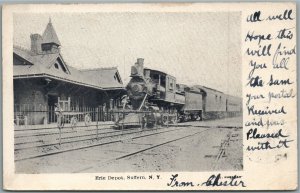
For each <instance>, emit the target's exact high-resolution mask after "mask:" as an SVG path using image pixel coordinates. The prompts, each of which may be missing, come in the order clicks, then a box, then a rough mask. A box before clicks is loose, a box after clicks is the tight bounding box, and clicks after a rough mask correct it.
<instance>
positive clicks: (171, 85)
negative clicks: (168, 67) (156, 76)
mask: <svg viewBox="0 0 300 193" xmlns="http://www.w3.org/2000/svg"><path fill="white" fill-rule="evenodd" d="M168 79H169V90H173V88H174V83H173V79H172V78H168Z"/></svg>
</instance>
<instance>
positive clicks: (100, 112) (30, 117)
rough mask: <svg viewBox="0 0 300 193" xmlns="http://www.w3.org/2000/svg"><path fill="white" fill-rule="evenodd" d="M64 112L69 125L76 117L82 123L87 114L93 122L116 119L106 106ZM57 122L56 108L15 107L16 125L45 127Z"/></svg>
mask: <svg viewBox="0 0 300 193" xmlns="http://www.w3.org/2000/svg"><path fill="white" fill-rule="evenodd" d="M62 112H63V114H64V119H65V121H66V122H67V123H68V122H70V120H71V118H72V117H74V116H75V117H76V118H77V121H79V122H82V121H84V118H85V115H86V114H90V117H91V121H95V120H98V121H112V120H113V119H114V117H113V116H114V115H113V113H112V112H111V111H110V110H109V109H107V108H105V107H104V106H98V107H71V108H70V109H69V110H62ZM96 116H97V117H96ZM56 122H57V113H56V111H55V106H43V105H27V104H24V105H14V124H15V125H41V124H43V125H45V124H50V123H56Z"/></svg>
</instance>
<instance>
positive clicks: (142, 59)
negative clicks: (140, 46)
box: [136, 58, 144, 66]
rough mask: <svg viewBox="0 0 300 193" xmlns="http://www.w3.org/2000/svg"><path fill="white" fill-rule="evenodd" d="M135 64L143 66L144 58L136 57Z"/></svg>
mask: <svg viewBox="0 0 300 193" xmlns="http://www.w3.org/2000/svg"><path fill="white" fill-rule="evenodd" d="M136 64H138V65H139V66H144V58H138V59H137V62H136Z"/></svg>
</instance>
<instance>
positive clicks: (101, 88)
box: [14, 73, 125, 91]
mask: <svg viewBox="0 0 300 193" xmlns="http://www.w3.org/2000/svg"><path fill="white" fill-rule="evenodd" d="M26 78H52V79H55V80H60V81H64V82H68V83H73V84H77V85H80V86H85V87H89V88H94V89H97V90H102V91H107V90H125V87H109V88H103V87H99V86H95V85H90V84H85V83H82V82H78V81H74V80H70V79H67V78H62V77H58V76H54V75H50V74H45V73H42V74H26V75H14V79H26Z"/></svg>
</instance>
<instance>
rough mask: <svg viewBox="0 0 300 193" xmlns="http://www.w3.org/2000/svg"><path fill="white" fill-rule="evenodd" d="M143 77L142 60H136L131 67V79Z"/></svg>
mask: <svg viewBox="0 0 300 193" xmlns="http://www.w3.org/2000/svg"><path fill="white" fill-rule="evenodd" d="M143 75H144V58H138V59H137V61H136V63H135V64H134V66H132V67H131V77H133V76H139V77H143Z"/></svg>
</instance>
